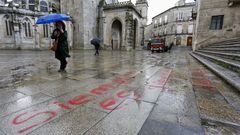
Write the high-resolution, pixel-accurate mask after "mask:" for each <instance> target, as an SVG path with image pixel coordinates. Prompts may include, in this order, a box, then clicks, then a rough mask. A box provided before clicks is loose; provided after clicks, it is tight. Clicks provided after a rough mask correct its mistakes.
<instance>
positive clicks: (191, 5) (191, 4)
mask: <svg viewBox="0 0 240 135" xmlns="http://www.w3.org/2000/svg"><path fill="white" fill-rule="evenodd" d="M195 5H196V3H195V2H192V3H186V5H183V6H175V7H172V8H169V9H167V10H165V11H163V12H162V13H160V14H158V15H156V16H154V17H153V18H152V19H154V18H157V17H159V16H161V15H163V14H165V13H166V12H168V11H170V10H173V9H177V8H186V7H194V6H195Z"/></svg>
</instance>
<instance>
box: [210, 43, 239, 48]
mask: <svg viewBox="0 0 240 135" xmlns="http://www.w3.org/2000/svg"><path fill="white" fill-rule="evenodd" d="M239 46H240V43H218V44H216V43H215V44H210V45H209V47H239Z"/></svg>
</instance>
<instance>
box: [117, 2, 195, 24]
mask: <svg viewBox="0 0 240 135" xmlns="http://www.w3.org/2000/svg"><path fill="white" fill-rule="evenodd" d="M119 1H128V0H119ZM177 1H178V0H148V5H149V7H148V24H149V23H151V21H152V18H153V17H154V16H156V15H158V14H159V13H161V12H163V11H165V10H167V9H169V8H171V7H173V6H174V5H175V3H176V2H177ZM193 1H194V0H186V2H193ZM132 2H133V3H134V4H135V3H136V0H132Z"/></svg>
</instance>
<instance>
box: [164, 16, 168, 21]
mask: <svg viewBox="0 0 240 135" xmlns="http://www.w3.org/2000/svg"><path fill="white" fill-rule="evenodd" d="M167 22H168V17H167V15H165V21H164V23H167Z"/></svg>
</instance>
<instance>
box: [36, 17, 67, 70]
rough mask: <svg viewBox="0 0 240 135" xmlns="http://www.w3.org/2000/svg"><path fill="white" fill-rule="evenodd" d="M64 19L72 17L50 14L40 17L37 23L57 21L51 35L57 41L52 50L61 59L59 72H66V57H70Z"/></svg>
mask: <svg viewBox="0 0 240 135" xmlns="http://www.w3.org/2000/svg"><path fill="white" fill-rule="evenodd" d="M63 20H65V21H68V20H70V17H69V16H66V15H64V14H50V15H46V16H42V17H40V18H39V19H38V21H37V24H48V23H55V29H54V30H53V33H52V36H51V38H52V39H54V40H55V41H54V43H53V46H52V48H51V50H53V51H54V52H55V58H56V59H58V60H59V61H60V69H59V70H58V72H66V70H65V68H66V66H67V61H66V58H69V57H70V55H69V48H68V41H67V37H68V36H67V31H66V26H65V24H64V22H63Z"/></svg>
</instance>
